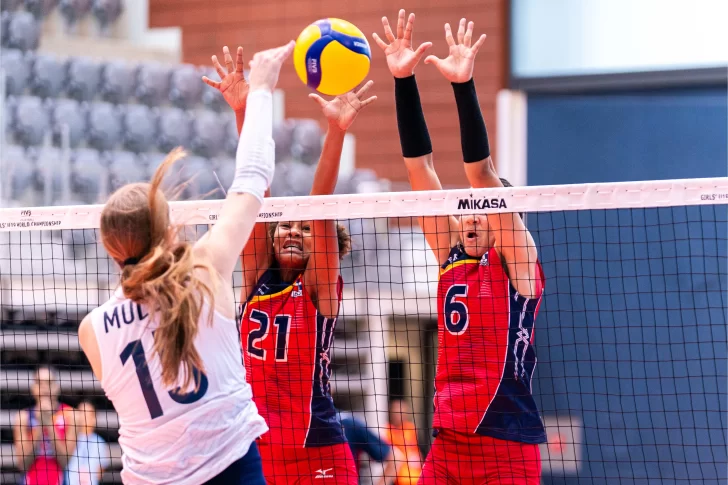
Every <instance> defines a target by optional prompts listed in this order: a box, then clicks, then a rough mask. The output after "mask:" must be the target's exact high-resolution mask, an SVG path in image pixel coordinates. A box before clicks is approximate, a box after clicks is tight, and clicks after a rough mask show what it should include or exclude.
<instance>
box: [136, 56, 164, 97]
mask: <svg viewBox="0 0 728 485" xmlns="http://www.w3.org/2000/svg"><path fill="white" fill-rule="evenodd" d="M169 71H170V69H169V67H167V66H164V65H162V64H156V63H146V64H142V65H141V66H140V67H139V71H137V87H136V97H137V99H139V101H141V102H142V103H144V104H148V105H149V106H159V105H160V104H163V103H165V102H166V101H167V100H168V99H169V75H170V73H169Z"/></svg>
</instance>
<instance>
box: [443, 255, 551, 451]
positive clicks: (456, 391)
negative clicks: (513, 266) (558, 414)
mask: <svg viewBox="0 0 728 485" xmlns="http://www.w3.org/2000/svg"><path fill="white" fill-rule="evenodd" d="M537 266H538V269H537V273H538V276H537V277H538V279H539V282H538V284H537V287H538V289H537V291H538V293H539V298H533V299H529V298H525V297H523V296H522V295H519V294H518V292H517V291H516V290H515V289H514V288H513V286H512V284H511V282H510V280H509V279H508V276H507V274H506V272H505V269H504V267H503V263H502V262H501V260H500V256H499V254H498V252H497V251H496V250H495V249H494V248H491V249H490V250H489V251H488V252H487V253H486V254H485V255H484V256H483V257H481V258H474V257H471V256H469V255H468V254H466V253H465V252H464V251H463V249H462V248H461V247H459V246H456V247H454V248H453V249H452V250H451V252H450V258H449V259H448V261H447V263H446V264H444V265H443V267H442V269H441V272H440V280H439V283H438V308H440V312H439V315H438V342H439V347H438V361H437V374H436V377H435V390H436V395H435V416H434V420H433V427H435V428H438V429H449V430H454V431H457V432H460V433H469V434H472V433H477V434H480V435H484V436H490V437H493V438H498V439H505V440H511V441H519V442H524V443H541V442H543V441H544V440H545V431H544V428H543V424H542V422H541V418H540V416H539V414H538V409H537V408H536V404H535V402H534V400H533V397H532V395H531V378H532V375H533V372H534V370H535V367H536V354H535V351H534V346H533V343H534V328H535V327H534V323H535V319H536V314H537V312H538V306H539V304H540V301H541V299H540V294H541V292H542V288H543V276H542V274H541V267H540V265H537Z"/></svg>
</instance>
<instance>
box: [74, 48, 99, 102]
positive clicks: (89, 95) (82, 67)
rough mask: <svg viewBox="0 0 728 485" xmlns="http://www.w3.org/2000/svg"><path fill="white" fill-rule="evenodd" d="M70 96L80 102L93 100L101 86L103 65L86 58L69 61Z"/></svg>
mask: <svg viewBox="0 0 728 485" xmlns="http://www.w3.org/2000/svg"><path fill="white" fill-rule="evenodd" d="M67 66H68V67H67V68H68V88H67V90H66V92H67V93H68V96H69V97H71V98H73V99H77V100H79V101H89V100H91V99H93V98H94V97H95V96H96V94H97V92H98V90H99V85H100V84H101V64H99V63H97V62H95V61H93V60H92V59H88V58H85V57H76V58H73V59H70V60H69V61H68V65H67Z"/></svg>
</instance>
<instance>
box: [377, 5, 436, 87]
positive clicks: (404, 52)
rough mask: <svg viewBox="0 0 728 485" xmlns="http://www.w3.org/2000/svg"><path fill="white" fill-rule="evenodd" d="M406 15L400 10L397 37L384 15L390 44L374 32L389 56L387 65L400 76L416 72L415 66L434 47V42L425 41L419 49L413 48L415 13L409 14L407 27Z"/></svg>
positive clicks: (383, 21)
mask: <svg viewBox="0 0 728 485" xmlns="http://www.w3.org/2000/svg"><path fill="white" fill-rule="evenodd" d="M404 17H405V12H404V10H400V11H399V17H398V19H397V36H396V37H395V36H394V33H393V32H392V28H391V27H390V26H389V20H387V17H382V25H383V26H384V35H385V36H386V37H387V40H388V41H389V44H387V43H386V42H384V41H383V40H382V39H381V38H380V37H379V36H378V35H377V34H376V33H374V34H372V38H373V39H374V42H376V44H377V45H378V46H379V47H380V48H381V49H382V51H384V55H385V56H386V57H387V66H388V67H389V70H390V72H391V73H392V75H393V76H394V77H398V78H404V77H409V76H411V75H412V74H414V71H415V66H417V64H418V63H419V62H420V59H422V56H423V55H425V51H426V50H427V49H429V48H430V47H432V42H423V43H422V44H420V46H419V47H418V48H417V50H413V49H412V30H413V29H414V24H415V14H413V13H411V14H410V15H409V19H408V20H407V26H406V27H405V23H404Z"/></svg>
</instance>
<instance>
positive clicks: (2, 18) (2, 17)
mask: <svg viewBox="0 0 728 485" xmlns="http://www.w3.org/2000/svg"><path fill="white" fill-rule="evenodd" d="M0 5H5V3H4V2H0ZM11 18H12V14H11V13H10V12H6V11H5V10H3V11H2V13H0V45H2V46H3V47H7V46H8V26H9V25H10V19H11Z"/></svg>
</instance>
